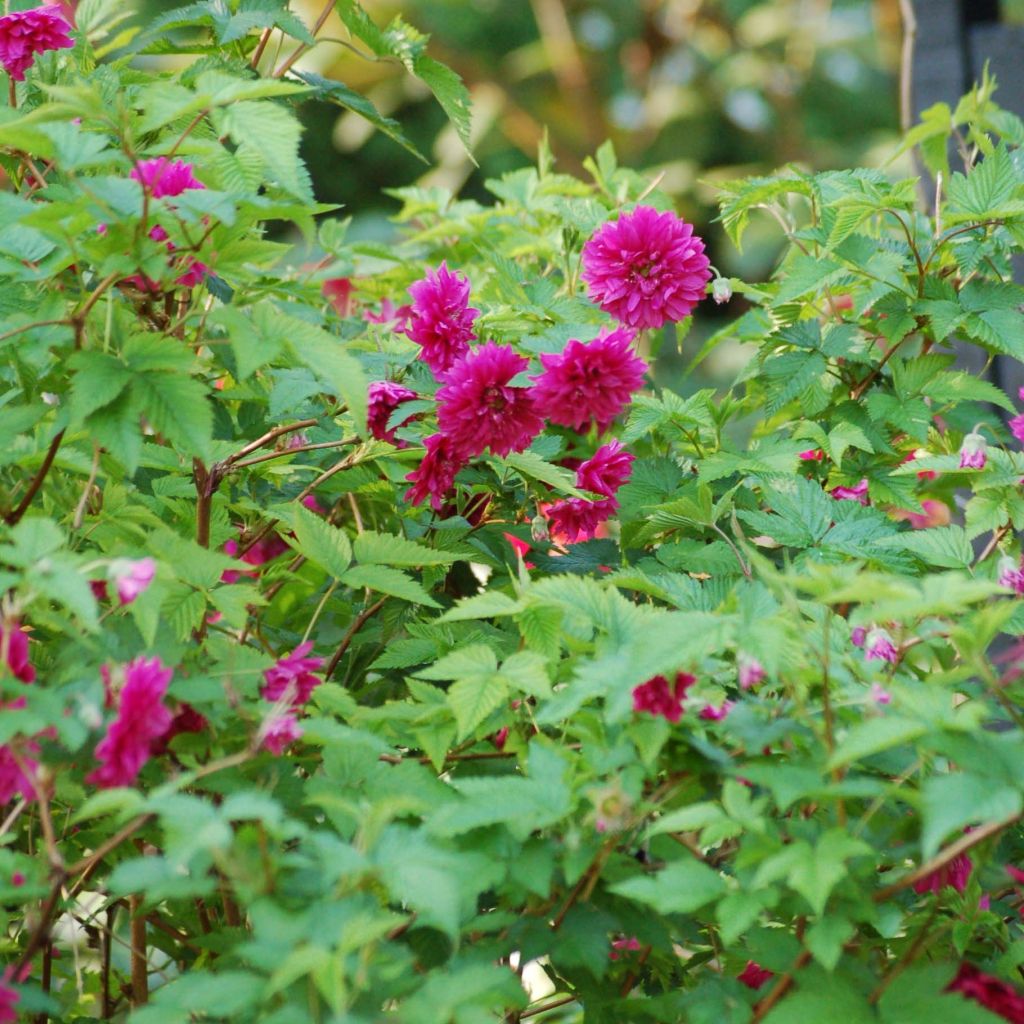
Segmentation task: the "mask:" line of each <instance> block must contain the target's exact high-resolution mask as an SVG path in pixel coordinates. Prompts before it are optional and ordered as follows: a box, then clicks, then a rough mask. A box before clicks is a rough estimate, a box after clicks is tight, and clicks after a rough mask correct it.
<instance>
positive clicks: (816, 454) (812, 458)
mask: <svg viewBox="0 0 1024 1024" xmlns="http://www.w3.org/2000/svg"><path fill="white" fill-rule="evenodd" d="M797 458H798V459H800V460H801V461H803V462H821V460H822V459H823V458H825V451H824V449H822V448H808V449H807V451H805V452H800V454H799V455H797ZM751 963H753V961H751Z"/></svg>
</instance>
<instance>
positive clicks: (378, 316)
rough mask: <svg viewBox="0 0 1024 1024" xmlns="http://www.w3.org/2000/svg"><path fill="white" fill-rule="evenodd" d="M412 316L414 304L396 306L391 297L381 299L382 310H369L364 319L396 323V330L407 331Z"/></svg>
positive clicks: (375, 322)
mask: <svg viewBox="0 0 1024 1024" xmlns="http://www.w3.org/2000/svg"><path fill="white" fill-rule="evenodd" d="M411 316H412V306H395V304H394V303H393V302H392V301H391V300H390V299H381V302H380V312H379V313H371V312H370V311H369V310H367V311H366V312H365V313H364V314H363V319H365V320H366V321H368V322H369V323H371V324H394V325H395V330H397V331H401V332H403V333H405V332H406V331H407V330H408V327H409V318H410V317H411Z"/></svg>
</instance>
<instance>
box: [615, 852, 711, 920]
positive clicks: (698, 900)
mask: <svg viewBox="0 0 1024 1024" xmlns="http://www.w3.org/2000/svg"><path fill="white" fill-rule="evenodd" d="M608 888H609V890H610V891H611V892H613V893H615V894H616V895H617V896H624V897H625V898H626V899H630V900H636V901H637V902H638V903H643V904H645V905H646V906H649V907H653V908H654V909H655V910H656V911H657V912H658V913H659V914H692V913H693V912H694V911H695V910H699V909H700V908H701V907H703V906H705V904H708V903H710V902H711V901H712V900H713V899H715V898H716V897H718V896H719V895H721V894H722V893H723V892H724V891H725V882H724V881H723V880H722V877H721V876H720V875H719V874H718V872H717V871H714V870H712V869H711V868H709V867H708V866H707V865H706V864H702V863H701V862H700V861H698V860H693V859H690V860H677V861H674V862H673V863H672V864H670V865H669V866H668V867H666V868H663V869H662V870H661V871H659V872H658V873H657V874H655V875H638V876H636V877H633V878H627V879H626V880H625V881H622V882H616V883H615V884H613V885H610V886H608Z"/></svg>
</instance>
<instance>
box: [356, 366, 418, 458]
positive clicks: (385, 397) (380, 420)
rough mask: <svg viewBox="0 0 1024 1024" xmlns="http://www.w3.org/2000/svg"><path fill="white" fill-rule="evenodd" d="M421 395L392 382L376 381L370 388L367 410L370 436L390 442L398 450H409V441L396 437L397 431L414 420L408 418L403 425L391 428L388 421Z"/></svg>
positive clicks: (398, 424) (399, 424) (397, 424)
mask: <svg viewBox="0 0 1024 1024" xmlns="http://www.w3.org/2000/svg"><path fill="white" fill-rule="evenodd" d="M418 397H419V395H417V394H416V392H415V391H410V390H409V388H406V387H402V385H401V384H396V383H395V382H394V381H391V380H375V381H374V382H373V383H372V384H371V385H370V388H369V392H368V398H367V408H366V425H367V427H368V429H369V431H370V434H371V435H372V436H373V437H375V438H377V440H378V441H388V442H389V443H391V444H393V445H394V446H395V447H396V448H408V447H409V442H408V441H400V440H398V439H397V438H396V437H395V431H396V430H397V429H398V428H399V427H400V426H402V425H403V424H405V423H408V422H409V420H410V419H411V418H412V417H411V416H410V417H407V418H406V419H404V420H402V422H401V423H396V424H395V426H393V427H391V428H389V427H388V420H390V419H391V414H392V413H393V412H394V411H395V410H396V409H397V408H398V407H399V406H400V405H401V404H402V403H403V402H411V401H412V400H413V399H414V398H418Z"/></svg>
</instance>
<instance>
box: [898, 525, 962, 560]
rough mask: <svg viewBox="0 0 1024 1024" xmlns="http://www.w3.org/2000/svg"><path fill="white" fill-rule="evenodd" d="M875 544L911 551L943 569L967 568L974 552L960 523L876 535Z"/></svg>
mask: <svg viewBox="0 0 1024 1024" xmlns="http://www.w3.org/2000/svg"><path fill="white" fill-rule="evenodd" d="M878 543H879V544H880V545H882V546H883V547H897V548H900V549H902V550H904V551H910V552H912V553H913V554H915V555H917V556H918V558H920V559H921V560H922V561H924V562H927V563H928V564H929V565H938V566H942V567H943V568H946V569H966V568H967V567H968V566H969V565H970V564H971V562H973V561H974V551H973V549H972V548H971V543H970V541H969V540H968V539H967V534H966V533H965V532H964V528H963V527H962V526H936V527H932V528H931V529H929V530H911V531H907V532H905V533H898V534H896V535H894V536H892V537H882V538H879V540H878Z"/></svg>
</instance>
